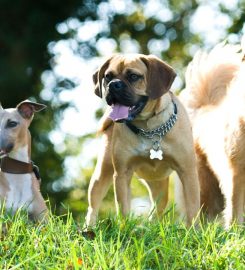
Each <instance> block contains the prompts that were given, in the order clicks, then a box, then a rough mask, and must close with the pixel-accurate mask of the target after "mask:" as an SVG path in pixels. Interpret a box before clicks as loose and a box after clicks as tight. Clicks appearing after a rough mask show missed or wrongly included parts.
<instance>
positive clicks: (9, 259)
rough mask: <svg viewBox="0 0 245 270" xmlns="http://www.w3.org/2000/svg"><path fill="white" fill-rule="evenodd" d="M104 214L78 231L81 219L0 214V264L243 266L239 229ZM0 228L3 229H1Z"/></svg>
mask: <svg viewBox="0 0 245 270" xmlns="http://www.w3.org/2000/svg"><path fill="white" fill-rule="evenodd" d="M171 215H172V214H171V211H170V212H169V213H168V214H166V215H165V217H164V219H163V220H161V221H160V220H157V219H156V220H154V221H152V222H149V221H147V220H146V219H143V218H128V219H126V220H124V219H121V218H106V219H103V220H101V221H100V222H99V223H98V225H97V226H96V228H95V229H94V232H95V238H94V239H93V240H91V239H87V238H85V237H84V236H83V235H82V230H81V227H82V224H83V219H81V220H77V221H74V219H73V218H72V215H70V214H68V215H67V216H65V217H55V216H51V217H50V219H49V221H48V223H47V224H45V225H40V224H39V225H34V224H33V223H32V222H30V221H28V219H27V217H26V216H25V215H23V213H18V214H17V215H16V216H15V217H8V216H6V215H3V214H2V215H1V216H0V227H5V229H4V230H2V229H1V228H0V229H1V230H0V231H1V235H0V237H1V240H0V269H28V270H29V269H52V270H53V269H64V270H65V269H68V270H70V269H89V270H91V269H116V270H120V269H129V270H133V269H139V270H141V269H147V270H150V269H164V270H167V269H222V270H223V269H229V270H230V269H236V270H239V269H245V235H244V228H241V227H238V226H233V227H232V228H231V229H230V230H229V231H225V230H223V229H222V228H221V227H220V226H219V225H218V224H217V223H206V224H205V225H200V226H199V227H198V228H190V229H187V228H186V227H185V226H184V225H183V224H181V223H180V224H178V223H176V222H174V221H172V218H171ZM2 231H3V232H2Z"/></svg>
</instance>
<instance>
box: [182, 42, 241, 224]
mask: <svg viewBox="0 0 245 270" xmlns="http://www.w3.org/2000/svg"><path fill="white" fill-rule="evenodd" d="M244 49H245V48H243V50H242V48H241V47H240V46H237V45H228V44H224V43H222V44H218V45H217V46H216V47H215V48H214V49H213V50H211V51H210V52H209V53H205V52H198V53H197V54H196V55H195V56H194V59H193V60H192V62H191V63H190V64H189V66H188V68H187V71H186V89H185V90H183V91H182V93H181V95H180V98H181V100H182V102H183V103H184V105H185V106H186V108H187V110H188V112H189V115H190V118H191V122H192V126H193V136H194V142H195V149H196V153H197V160H198V174H199V179H200V188H201V205H203V210H204V211H206V212H207V213H208V216H209V217H210V218H213V217H215V216H216V215H217V214H218V213H220V212H222V211H223V210H224V212H223V213H224V225H225V226H226V227H229V226H230V224H231V223H232V222H233V221H237V222H238V223H242V222H243V220H244V218H243V214H244V204H245V62H244V61H243V57H244Z"/></svg>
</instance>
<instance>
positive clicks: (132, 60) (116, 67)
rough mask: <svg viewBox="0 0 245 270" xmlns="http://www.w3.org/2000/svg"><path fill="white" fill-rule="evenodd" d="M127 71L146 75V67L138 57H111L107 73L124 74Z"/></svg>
mask: <svg viewBox="0 0 245 270" xmlns="http://www.w3.org/2000/svg"><path fill="white" fill-rule="evenodd" d="M128 71H134V72H137V73H140V74H142V75H143V74H146V73H147V67H146V65H145V63H144V62H143V61H142V60H141V59H140V57H139V56H138V55H134V54H132V55H117V56H115V57H113V59H112V60H111V61H110V64H109V66H108V68H107V72H113V73H114V74H115V75H117V74H125V73H127V72H128Z"/></svg>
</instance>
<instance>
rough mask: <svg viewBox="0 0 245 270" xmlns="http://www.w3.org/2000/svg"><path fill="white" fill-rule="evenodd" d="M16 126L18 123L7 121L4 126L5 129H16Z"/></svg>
mask: <svg viewBox="0 0 245 270" xmlns="http://www.w3.org/2000/svg"><path fill="white" fill-rule="evenodd" d="M17 125H18V122H16V121H11V120H8V122H7V125H6V128H14V127H16V126H17Z"/></svg>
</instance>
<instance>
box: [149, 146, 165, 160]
mask: <svg viewBox="0 0 245 270" xmlns="http://www.w3.org/2000/svg"><path fill="white" fill-rule="evenodd" d="M162 154H163V152H162V150H160V149H158V150H157V151H156V150H154V149H151V150H150V159H159V160H162V159H163V156H162Z"/></svg>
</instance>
